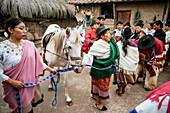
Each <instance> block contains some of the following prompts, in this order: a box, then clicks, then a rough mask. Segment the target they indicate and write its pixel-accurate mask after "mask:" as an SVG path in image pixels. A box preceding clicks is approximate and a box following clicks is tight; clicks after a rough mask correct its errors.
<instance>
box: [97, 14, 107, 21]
mask: <svg viewBox="0 0 170 113" xmlns="http://www.w3.org/2000/svg"><path fill="white" fill-rule="evenodd" d="M97 19H99V20H100V19H106V17H105V15H100V16H99V17H97Z"/></svg>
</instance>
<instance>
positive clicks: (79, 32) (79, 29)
mask: <svg viewBox="0 0 170 113" xmlns="http://www.w3.org/2000/svg"><path fill="white" fill-rule="evenodd" d="M82 30H83V25H81V26H80V27H79V28H78V30H77V32H78V34H81V31H82Z"/></svg>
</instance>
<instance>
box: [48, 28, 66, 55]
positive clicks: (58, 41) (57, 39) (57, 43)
mask: <svg viewBox="0 0 170 113" xmlns="http://www.w3.org/2000/svg"><path fill="white" fill-rule="evenodd" d="M64 39H65V30H61V31H59V32H57V33H56V34H55V35H54V36H53V37H52V39H51V40H50V43H52V42H53V41H54V42H53V44H54V48H55V53H57V54H61V52H62V49H63V45H64ZM50 43H49V44H50Z"/></svg>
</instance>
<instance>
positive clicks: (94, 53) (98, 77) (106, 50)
mask: <svg viewBox="0 0 170 113" xmlns="http://www.w3.org/2000/svg"><path fill="white" fill-rule="evenodd" d="M109 30H110V28H106V27H105V26H99V27H98V28H97V30H96V33H97V37H98V39H99V40H97V41H95V42H94V44H93V45H92V47H91V48H90V51H89V52H88V54H85V55H84V58H83V62H82V64H83V65H91V66H92V67H91V71H90V75H91V93H92V95H93V96H94V98H95V99H96V101H95V102H96V103H95V104H94V106H95V107H96V108H97V109H99V110H101V111H105V110H107V108H106V107H105V106H104V105H103V103H102V100H105V99H108V98H109V88H110V79H111V75H112V74H113V73H115V72H116V67H115V66H114V65H118V61H119V56H120V55H119V48H118V47H117V44H116V43H115V41H114V39H113V38H111V36H110V32H109Z"/></svg>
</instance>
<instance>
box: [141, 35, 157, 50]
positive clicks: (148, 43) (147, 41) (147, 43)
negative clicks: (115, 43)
mask: <svg viewBox="0 0 170 113" xmlns="http://www.w3.org/2000/svg"><path fill="white" fill-rule="evenodd" d="M154 44H155V38H154V37H153V36H152V35H145V36H143V37H141V38H140V39H139V41H138V46H139V47H140V48H142V49H148V48H150V47H152V46H153V45H154Z"/></svg>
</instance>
